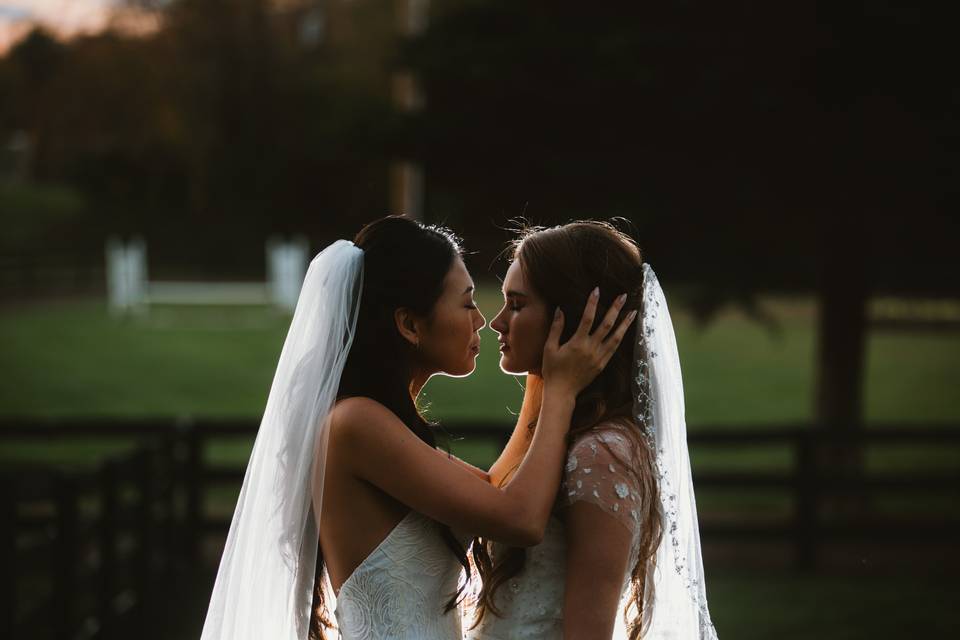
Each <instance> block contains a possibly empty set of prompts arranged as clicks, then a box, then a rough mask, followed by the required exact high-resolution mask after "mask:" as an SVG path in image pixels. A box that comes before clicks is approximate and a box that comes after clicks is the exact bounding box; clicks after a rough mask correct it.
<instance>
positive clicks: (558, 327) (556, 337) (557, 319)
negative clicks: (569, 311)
mask: <svg viewBox="0 0 960 640" xmlns="http://www.w3.org/2000/svg"><path fill="white" fill-rule="evenodd" d="M561 333H563V311H562V310H561V309H560V307H557V310H556V311H555V312H554V313H553V322H552V323H551V324H550V333H548V334H547V344H548V345H552V346H554V347H559V346H560V334H561Z"/></svg>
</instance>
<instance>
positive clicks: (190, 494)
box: [184, 425, 204, 563]
mask: <svg viewBox="0 0 960 640" xmlns="http://www.w3.org/2000/svg"><path fill="white" fill-rule="evenodd" d="M185 440H186V443H187V459H186V467H187V468H186V473H185V479H186V487H185V490H186V507H187V514H186V521H187V526H186V531H185V535H186V540H185V541H184V549H185V551H186V555H187V558H188V559H189V560H190V562H191V563H193V562H196V561H197V560H198V559H199V558H200V542H201V541H202V539H203V499H204V487H203V436H202V434H201V433H200V429H198V428H197V427H196V426H195V425H189V426H188V427H187V428H186V438H185Z"/></svg>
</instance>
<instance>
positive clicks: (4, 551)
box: [0, 474, 20, 638]
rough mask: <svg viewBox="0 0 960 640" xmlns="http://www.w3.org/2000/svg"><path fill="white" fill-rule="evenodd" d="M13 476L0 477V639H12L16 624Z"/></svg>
mask: <svg viewBox="0 0 960 640" xmlns="http://www.w3.org/2000/svg"><path fill="white" fill-rule="evenodd" d="M15 483H16V478H15V477H14V476H13V474H3V476H2V477H0V567H4V573H5V576H4V578H3V580H0V637H3V638H13V633H14V629H15V628H16V623H17V582H18V578H19V573H20V572H19V571H18V569H19V567H18V564H17V490H16V484H15Z"/></svg>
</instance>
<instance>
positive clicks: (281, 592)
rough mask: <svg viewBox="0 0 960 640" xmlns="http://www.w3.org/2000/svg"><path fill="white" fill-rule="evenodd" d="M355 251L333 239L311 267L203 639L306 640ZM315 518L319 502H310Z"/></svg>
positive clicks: (348, 334)
mask: <svg viewBox="0 0 960 640" xmlns="http://www.w3.org/2000/svg"><path fill="white" fill-rule="evenodd" d="M362 284H363V251H362V250H360V249H359V248H357V247H356V246H354V245H353V243H352V242H349V241H346V240H338V241H337V242H335V243H333V244H332V245H330V246H329V247H327V248H326V249H325V250H324V251H323V252H321V253H320V254H319V255H317V256H316V257H315V258H314V259H313V261H312V262H311V263H310V267H309V269H308V270H307V275H306V277H305V279H304V283H303V287H302V289H301V291H300V298H299V300H298V301H297V307H296V310H295V311H294V314H293V320H292V322H291V324H290V330H289V332H288V333H287V338H286V341H285V342H284V345H283V351H282V352H281V355H280V362H279V364H278V365H277V371H276V374H275V375H274V379H273V384H272V385H271V388H270V395H269V398H268V400H267V406H266V410H265V411H264V415H263V420H262V421H261V423H260V429H259V431H258V432H257V438H256V442H255V444H254V446H253V452H252V454H251V456H250V462H249V464H248V465H247V471H246V475H245V477H244V480H243V487H242V489H241V491H240V498H239V499H238V501H237V508H236V511H235V512H234V515H233V521H232V522H231V524H230V533H229V534H228V536H227V543H226V547H225V549H224V552H223V557H222V559H221V561H220V569H219V571H218V573H217V580H216V583H215V585H214V588H213V594H212V596H211V598H210V606H209V608H208V610H207V618H206V622H205V623H204V626H203V634H202V636H201V638H202V640H228V639H229V640H265V639H267V638H269V639H271V640H303V639H305V638H306V637H307V633H308V626H309V621H310V604H311V599H312V587H313V580H314V571H315V569H316V554H317V545H318V528H317V527H318V523H317V520H316V519H315V518H314V517H312V515H311V498H312V495H313V496H322V495H323V491H322V482H323V474H322V473H317V470H322V469H323V468H324V461H325V458H326V446H327V436H328V433H327V428H326V427H327V419H328V416H329V413H330V410H331V408H332V407H333V404H334V402H335V400H336V394H337V389H338V388H339V386H340V377H341V374H342V373H343V367H344V364H345V363H346V359H347V354H348V353H349V351H350V345H351V344H352V342H353V335H354V330H355V328H356V317H357V311H358V308H359V305H360V292H361V289H362ZM315 502H316V504H314V508H315V509H316V513H319V512H320V508H321V504H320V503H319V502H318V501H315Z"/></svg>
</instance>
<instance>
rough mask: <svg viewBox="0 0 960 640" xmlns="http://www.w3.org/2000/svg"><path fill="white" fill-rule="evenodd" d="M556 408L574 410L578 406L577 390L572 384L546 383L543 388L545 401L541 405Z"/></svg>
mask: <svg viewBox="0 0 960 640" xmlns="http://www.w3.org/2000/svg"><path fill="white" fill-rule="evenodd" d="M548 403H549V406H551V407H556V408H569V409H570V410H571V411H572V410H573V407H574V405H576V404H577V390H576V389H575V388H574V387H573V385H571V384H565V383H563V382H561V381H555V382H546V383H545V384H544V387H543V400H542V401H541V405H542V406H543V407H546V406H547V405H548Z"/></svg>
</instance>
